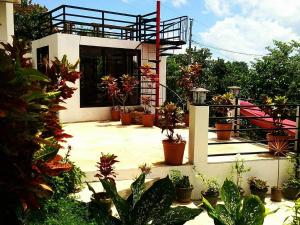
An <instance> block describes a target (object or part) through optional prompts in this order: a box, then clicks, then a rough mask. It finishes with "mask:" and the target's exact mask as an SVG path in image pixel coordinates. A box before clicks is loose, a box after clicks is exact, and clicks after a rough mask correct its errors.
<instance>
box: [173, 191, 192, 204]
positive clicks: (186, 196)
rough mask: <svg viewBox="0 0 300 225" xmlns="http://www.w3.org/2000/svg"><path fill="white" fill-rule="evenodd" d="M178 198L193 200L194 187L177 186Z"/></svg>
mask: <svg viewBox="0 0 300 225" xmlns="http://www.w3.org/2000/svg"><path fill="white" fill-rule="evenodd" d="M175 190H176V198H177V201H178V202H182V203H189V202H191V197H192V191H193V187H189V188H179V187H176V189H175Z"/></svg>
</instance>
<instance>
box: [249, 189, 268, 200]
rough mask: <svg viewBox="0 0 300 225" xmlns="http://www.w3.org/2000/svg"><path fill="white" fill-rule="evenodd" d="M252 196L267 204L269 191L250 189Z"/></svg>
mask: <svg viewBox="0 0 300 225" xmlns="http://www.w3.org/2000/svg"><path fill="white" fill-rule="evenodd" d="M250 190H251V194H253V195H256V196H258V197H259V198H260V200H261V201H262V202H263V203H265V198H266V196H267V192H268V189H264V190H259V189H256V188H250Z"/></svg>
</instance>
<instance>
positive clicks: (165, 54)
mask: <svg viewBox="0 0 300 225" xmlns="http://www.w3.org/2000/svg"><path fill="white" fill-rule="evenodd" d="M171 55H174V54H172V53H161V54H160V56H171Z"/></svg>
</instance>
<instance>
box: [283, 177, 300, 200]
mask: <svg viewBox="0 0 300 225" xmlns="http://www.w3.org/2000/svg"><path fill="white" fill-rule="evenodd" d="M282 187H283V189H282V192H283V196H284V197H285V198H286V199H288V200H295V199H297V196H298V195H299V194H300V180H299V179H297V178H295V177H290V178H289V179H288V180H287V181H286V182H284V183H283V185H282Z"/></svg>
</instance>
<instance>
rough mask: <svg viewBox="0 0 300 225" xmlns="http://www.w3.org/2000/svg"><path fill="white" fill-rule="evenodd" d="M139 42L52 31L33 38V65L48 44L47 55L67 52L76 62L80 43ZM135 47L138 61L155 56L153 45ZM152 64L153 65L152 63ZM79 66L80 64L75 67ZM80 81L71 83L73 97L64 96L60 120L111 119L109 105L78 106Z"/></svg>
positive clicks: (111, 44) (122, 45)
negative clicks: (63, 106)
mask: <svg viewBox="0 0 300 225" xmlns="http://www.w3.org/2000/svg"><path fill="white" fill-rule="evenodd" d="M139 44H140V42H138V41H132V40H118V39H108V38H99V37H87V36H79V35H72V34H60V33H57V34H53V35H50V36H47V37H44V38H42V39H39V40H36V41H33V43H32V51H33V54H32V56H33V65H34V67H35V68H36V67H37V62H36V59H37V48H40V47H44V46H47V45H48V46H49V58H50V59H53V58H54V57H58V58H62V56H63V55H64V54H66V55H67V56H68V60H69V62H70V63H75V62H76V61H77V60H78V59H79V46H80V45H87V46H97V47H109V48H125V49H136V47H137V46H138V45H139ZM138 49H140V50H141V58H142V59H141V64H144V63H148V59H155V45H149V44H142V45H141V46H140V47H139V48H138ZM165 63H166V59H165V57H162V62H161V69H160V75H161V81H160V82H161V83H163V84H165V81H166V65H165ZM153 67H155V65H154V66H153ZM78 70H79V68H78ZM79 82H80V81H79V80H78V81H77V82H76V83H75V85H74V87H76V88H77V90H76V91H75V93H74V95H73V97H72V98H71V99H68V100H66V105H65V107H67V110H64V111H61V112H60V120H61V122H62V123H68V122H80V121H98V120H100V121H103V120H109V119H110V110H111V107H93V108H80V83H79ZM165 96H166V95H165V94H160V101H161V102H163V101H164V99H162V98H163V97H165Z"/></svg>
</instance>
